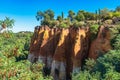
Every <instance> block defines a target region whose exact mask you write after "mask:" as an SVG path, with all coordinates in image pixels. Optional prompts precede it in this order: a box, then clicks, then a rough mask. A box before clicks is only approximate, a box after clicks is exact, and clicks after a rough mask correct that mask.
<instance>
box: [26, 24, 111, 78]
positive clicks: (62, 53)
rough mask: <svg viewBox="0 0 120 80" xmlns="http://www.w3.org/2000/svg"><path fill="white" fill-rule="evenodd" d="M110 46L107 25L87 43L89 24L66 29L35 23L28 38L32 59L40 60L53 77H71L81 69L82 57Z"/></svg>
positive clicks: (94, 54)
mask: <svg viewBox="0 0 120 80" xmlns="http://www.w3.org/2000/svg"><path fill="white" fill-rule="evenodd" d="M110 49H111V46H110V31H109V28H107V27H104V26H101V27H100V28H99V32H98V36H97V38H96V39H95V40H94V41H93V42H92V43H91V44H90V30H89V27H85V28H76V27H70V28H67V29H64V28H63V29H60V28H52V29H51V28H49V27H48V26H41V27H36V28H35V31H34V35H33V37H32V39H31V45H30V54H29V56H28V59H29V60H30V61H31V62H35V61H40V62H43V63H44V64H45V66H44V68H46V69H49V70H50V73H49V74H50V75H52V76H53V78H54V80H66V79H70V77H71V73H77V72H79V71H80V70H81V67H82V66H83V62H84V60H85V59H86V58H87V57H89V58H93V59H96V58H97V57H98V56H99V52H100V51H102V52H106V51H108V50H110Z"/></svg>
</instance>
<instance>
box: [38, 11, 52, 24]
mask: <svg viewBox="0 0 120 80" xmlns="http://www.w3.org/2000/svg"><path fill="white" fill-rule="evenodd" d="M36 19H37V20H38V21H41V25H49V22H50V21H51V20H54V12H53V11H52V10H50V9H48V10H46V11H44V12H42V11H38V12H37V15H36Z"/></svg>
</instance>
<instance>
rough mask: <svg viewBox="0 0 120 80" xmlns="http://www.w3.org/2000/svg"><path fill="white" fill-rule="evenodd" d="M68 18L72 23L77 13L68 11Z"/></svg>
mask: <svg viewBox="0 0 120 80" xmlns="http://www.w3.org/2000/svg"><path fill="white" fill-rule="evenodd" d="M68 18H70V21H73V20H74V18H75V13H74V12H73V11H72V10H69V11H68Z"/></svg>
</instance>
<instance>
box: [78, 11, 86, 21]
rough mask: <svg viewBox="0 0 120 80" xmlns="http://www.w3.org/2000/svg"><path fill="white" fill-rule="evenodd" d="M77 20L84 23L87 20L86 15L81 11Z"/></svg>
mask: <svg viewBox="0 0 120 80" xmlns="http://www.w3.org/2000/svg"><path fill="white" fill-rule="evenodd" d="M76 20H78V21H84V20H85V16H84V14H83V13H81V12H80V11H79V12H78V13H77V15H76Z"/></svg>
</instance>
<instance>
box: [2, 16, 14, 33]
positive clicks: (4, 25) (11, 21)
mask: <svg viewBox="0 0 120 80" xmlns="http://www.w3.org/2000/svg"><path fill="white" fill-rule="evenodd" d="M14 22H15V20H14V19H10V18H8V17H6V18H5V19H4V20H0V26H1V27H0V32H1V31H2V30H3V29H6V28H12V27H13V25H14Z"/></svg>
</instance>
